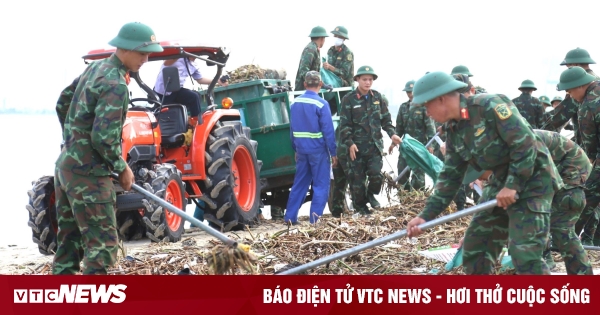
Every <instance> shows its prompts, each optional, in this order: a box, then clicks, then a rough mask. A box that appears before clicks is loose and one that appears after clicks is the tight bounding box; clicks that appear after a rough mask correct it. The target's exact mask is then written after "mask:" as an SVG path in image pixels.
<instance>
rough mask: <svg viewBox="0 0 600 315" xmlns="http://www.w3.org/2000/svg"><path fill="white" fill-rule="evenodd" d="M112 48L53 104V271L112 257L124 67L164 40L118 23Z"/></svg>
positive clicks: (125, 95)
mask: <svg viewBox="0 0 600 315" xmlns="http://www.w3.org/2000/svg"><path fill="white" fill-rule="evenodd" d="M109 44H110V45H112V46H114V47H117V51H116V52H115V53H114V54H113V55H111V56H110V57H109V58H106V59H104V60H100V61H95V62H92V63H91V64H90V65H89V66H88V67H87V69H86V70H85V71H84V72H83V73H82V74H81V75H80V76H79V77H78V78H76V79H75V80H74V81H73V83H72V84H71V85H70V86H68V87H67V88H66V89H64V90H63V91H62V93H61V95H60V97H59V100H58V102H57V105H56V112H57V114H58V120H59V122H60V125H61V128H62V130H63V141H64V147H63V148H62V150H61V153H60V156H59V157H58V160H57V161H56V172H55V177H54V185H55V189H56V212H57V219H58V235H57V239H58V247H57V249H56V255H55V256H54V262H53V268H52V273H53V274H75V273H77V272H79V269H80V268H79V263H80V262H81V261H82V260H83V274H106V272H107V268H108V267H110V266H111V265H113V264H114V263H115V261H116V259H117V249H118V239H117V238H118V236H117V227H116V218H115V206H114V204H115V203H116V197H115V191H114V186H113V182H112V180H111V178H110V175H111V172H116V173H118V174H119V182H120V184H121V187H123V189H125V190H129V189H130V188H131V185H132V184H133V181H134V176H133V173H132V172H131V169H130V168H129V166H128V165H127V163H126V162H125V161H124V160H123V157H122V155H121V131H122V128H123V123H124V121H125V116H126V113H127V106H128V104H129V92H128V89H127V84H128V83H129V71H134V72H137V71H139V69H140V67H141V66H142V65H143V64H144V63H145V62H147V61H148V55H149V54H150V53H151V52H161V51H163V48H162V47H161V46H160V45H159V43H158V42H157V41H156V38H155V36H154V32H153V31H152V30H151V29H150V28H149V27H148V26H146V25H144V24H141V23H128V24H125V25H124V26H123V27H122V28H121V30H120V31H119V34H118V35H117V37H115V38H114V39H113V40H111V41H110V42H109Z"/></svg>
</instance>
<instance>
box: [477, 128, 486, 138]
mask: <svg viewBox="0 0 600 315" xmlns="http://www.w3.org/2000/svg"><path fill="white" fill-rule="evenodd" d="M484 131H485V127H481V128H477V131H476V132H475V137H479V136H481V134H482V133H483V132H484Z"/></svg>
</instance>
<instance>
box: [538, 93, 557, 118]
mask: <svg viewBox="0 0 600 315" xmlns="http://www.w3.org/2000/svg"><path fill="white" fill-rule="evenodd" d="M538 99H539V100H540V103H542V106H543V107H544V118H543V121H547V120H548V119H549V118H550V116H552V114H551V113H550V112H551V111H552V109H554V108H552V103H550V98H549V97H548V96H546V95H542V96H540V97H539V98H538Z"/></svg>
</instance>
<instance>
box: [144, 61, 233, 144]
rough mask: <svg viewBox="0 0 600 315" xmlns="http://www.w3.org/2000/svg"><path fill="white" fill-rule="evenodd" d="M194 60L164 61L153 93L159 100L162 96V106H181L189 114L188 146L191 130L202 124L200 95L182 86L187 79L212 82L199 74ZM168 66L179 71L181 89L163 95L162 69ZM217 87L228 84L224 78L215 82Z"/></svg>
mask: <svg viewBox="0 0 600 315" xmlns="http://www.w3.org/2000/svg"><path fill="white" fill-rule="evenodd" d="M195 60H196V58H194V57H183V58H179V59H169V60H165V62H164V63H163V65H162V66H161V67H160V71H158V77H157V78H156V83H155V84H154V92H156V94H157V95H158V98H159V100H162V99H163V96H164V101H163V102H164V104H182V105H185V107H187V109H188V114H189V115H188V117H189V120H188V124H189V129H188V131H187V132H186V133H185V134H184V136H185V145H190V144H191V143H192V134H193V130H194V128H195V127H196V125H198V124H202V116H201V114H200V112H201V110H200V107H201V106H200V103H201V100H200V94H198V92H196V91H192V90H188V89H186V88H184V87H183V84H184V83H185V80H186V79H187V78H188V77H190V78H193V79H194V80H195V81H196V82H198V83H199V84H210V83H211V82H212V80H213V79H212V78H209V77H203V76H202V74H200V71H199V70H198V69H199V68H198V65H197V64H196V62H195ZM168 66H173V67H177V70H178V71H179V82H180V84H181V89H180V90H179V91H176V92H166V93H165V84H164V78H163V74H162V69H163V68H164V67H168ZM190 80H191V79H190ZM194 80H191V81H192V84H194ZM217 85H222V86H227V85H229V83H228V82H227V80H226V79H225V77H223V78H221V80H219V81H217Z"/></svg>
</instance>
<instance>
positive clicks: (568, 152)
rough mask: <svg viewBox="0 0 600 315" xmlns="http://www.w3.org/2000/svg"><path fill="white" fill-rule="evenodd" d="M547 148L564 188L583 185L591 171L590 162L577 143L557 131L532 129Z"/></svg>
mask: <svg viewBox="0 0 600 315" xmlns="http://www.w3.org/2000/svg"><path fill="white" fill-rule="evenodd" d="M534 131H535V133H536V134H537V135H538V136H539V137H540V139H541V140H542V142H543V143H544V144H545V145H546V147H547V148H548V151H549V152H550V155H551V157H552V160H553V161H554V165H556V169H557V170H558V173H559V174H560V177H561V179H562V181H563V183H564V184H565V187H564V188H565V189H571V188H575V187H583V185H584V184H585V181H586V180H587V178H588V177H589V175H590V172H591V171H592V163H590V160H589V158H588V156H587V154H585V152H584V151H583V149H582V148H581V147H580V146H578V145H577V143H575V142H573V141H571V140H569V139H567V138H565V137H563V136H561V135H560V134H559V133H557V132H552V131H546V130H534Z"/></svg>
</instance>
